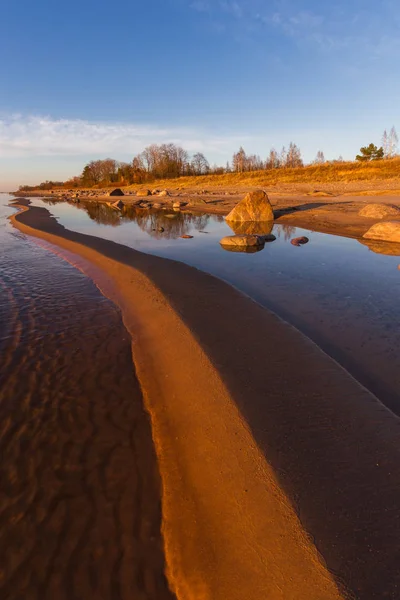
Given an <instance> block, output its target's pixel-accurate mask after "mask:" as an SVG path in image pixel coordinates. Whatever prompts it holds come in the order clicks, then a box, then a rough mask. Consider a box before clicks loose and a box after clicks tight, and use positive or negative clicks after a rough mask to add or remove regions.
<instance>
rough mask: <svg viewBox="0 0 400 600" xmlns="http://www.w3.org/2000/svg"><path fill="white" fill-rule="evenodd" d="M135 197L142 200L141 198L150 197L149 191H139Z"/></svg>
mask: <svg viewBox="0 0 400 600" xmlns="http://www.w3.org/2000/svg"><path fill="white" fill-rule="evenodd" d="M136 196H138V197H139V198H142V197H143V196H151V191H150V190H139V191H138V192H137V193H136Z"/></svg>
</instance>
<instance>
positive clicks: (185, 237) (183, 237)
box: [181, 234, 193, 240]
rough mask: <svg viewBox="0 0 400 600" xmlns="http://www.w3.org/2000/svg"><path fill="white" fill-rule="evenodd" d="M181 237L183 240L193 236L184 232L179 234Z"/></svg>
mask: <svg viewBox="0 0 400 600" xmlns="http://www.w3.org/2000/svg"><path fill="white" fill-rule="evenodd" d="M181 238H182V239H183V240H191V239H192V238H193V236H192V235H187V234H185V235H181Z"/></svg>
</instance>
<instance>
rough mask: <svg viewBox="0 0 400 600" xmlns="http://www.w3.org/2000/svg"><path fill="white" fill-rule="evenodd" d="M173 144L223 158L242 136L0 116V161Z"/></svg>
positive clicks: (121, 153) (128, 152) (122, 153)
mask: <svg viewBox="0 0 400 600" xmlns="http://www.w3.org/2000/svg"><path fill="white" fill-rule="evenodd" d="M164 142H165V143H167V142H173V143H176V144H180V145H182V146H184V147H185V148H186V149H187V150H188V151H189V152H197V151H201V152H210V153H213V154H215V155H224V154H226V152H227V150H230V148H231V147H232V145H235V144H237V143H239V144H240V143H242V142H243V137H241V138H239V137H236V136H220V137H218V136H216V135H215V134H211V133H210V132H207V131H203V130H200V129H194V128H187V129H186V128H163V127H157V126H153V125H148V126H147V125H138V124H135V123H107V122H93V121H85V120H79V119H75V120H74V119H54V118H52V117H48V116H35V115H31V116H23V115H19V114H17V115H8V116H3V117H1V116H0V158H18V157H21V158H23V157H27V156H83V155H90V156H93V157H95V156H98V155H102V156H105V155H107V156H108V155H112V156H114V157H116V158H118V157H119V156H132V155H134V154H136V153H138V152H141V151H142V150H143V148H144V147H145V146H147V145H149V144H153V143H164Z"/></svg>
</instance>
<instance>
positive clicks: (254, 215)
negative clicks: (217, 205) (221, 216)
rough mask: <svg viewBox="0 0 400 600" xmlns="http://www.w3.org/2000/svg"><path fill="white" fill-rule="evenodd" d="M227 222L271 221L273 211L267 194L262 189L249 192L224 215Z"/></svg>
mask: <svg viewBox="0 0 400 600" xmlns="http://www.w3.org/2000/svg"><path fill="white" fill-rule="evenodd" d="M226 220H227V221H229V222H235V221H239V222H242V221H264V222H265V221H273V220H274V212H273V210H272V206H271V203H270V201H269V199H268V196H267V194H266V193H265V192H264V191H263V190H257V191H256V192H250V193H249V194H247V195H246V196H245V197H244V198H243V200H242V201H241V202H239V204H237V205H236V206H235V208H234V209H233V210H232V211H231V212H230V213H229V215H228V216H227V217H226Z"/></svg>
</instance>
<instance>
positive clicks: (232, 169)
mask: <svg viewBox="0 0 400 600" xmlns="http://www.w3.org/2000/svg"><path fill="white" fill-rule="evenodd" d="M397 146H398V136H397V132H396V129H395V128H394V127H392V129H391V130H390V131H389V133H387V131H385V132H384V134H383V136H382V146H381V147H380V148H378V147H377V146H376V145H374V144H369V146H364V147H362V148H361V149H360V154H359V155H357V156H356V160H358V161H362V162H365V161H370V160H380V159H385V158H393V157H394V156H396V155H397ZM330 162H331V163H335V162H344V160H343V158H342V157H339V158H338V159H337V160H334V161H330ZM326 163H327V161H326V160H325V156H324V153H323V152H322V150H319V151H318V152H317V155H316V157H315V159H314V160H313V161H312V163H311V164H314V165H323V164H326ZM304 166H305V164H304V161H303V158H302V155H301V151H300V148H299V147H298V146H297V145H296V144H295V143H294V142H290V144H289V146H288V147H287V148H286V147H283V148H282V149H281V150H279V151H278V150H276V149H275V148H272V149H271V150H270V152H269V154H268V156H267V158H266V159H262V158H261V157H260V156H258V155H256V154H247V153H246V152H245V150H244V149H243V148H242V147H240V148H239V150H238V151H237V152H235V153H234V154H233V157H232V161H231V162H229V161H228V162H227V164H226V165H225V167H221V166H218V165H210V163H209V161H208V160H207V158H206V157H205V156H204V154H203V153H201V152H197V153H195V154H194V155H193V156H190V155H189V153H188V152H187V150H185V149H184V148H182V147H181V146H179V145H177V144H152V145H150V146H147V148H145V149H144V150H143V152H141V153H140V154H138V155H136V156H134V158H133V159H132V161H131V162H121V161H117V160H114V159H112V158H106V159H104V160H92V161H90V162H89V163H87V164H86V165H85V167H84V168H83V171H82V173H81V175H79V176H76V177H73V178H72V179H70V180H68V181H66V182H53V181H46V182H45V183H41V184H40V185H39V186H36V187H31V186H21V187H20V190H22V191H29V190H31V189H37V187H39V189H42V190H48V189H52V188H54V187H62V186H64V187H67V188H68V187H72V188H73V187H75V188H78V187H96V186H107V185H112V184H116V185H117V184H118V185H131V184H134V183H139V184H141V183H146V182H150V181H156V180H158V179H175V178H179V177H183V176H196V175H212V174H224V173H245V172H250V171H262V170H271V169H285V168H286V169H293V168H301V167H304Z"/></svg>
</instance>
